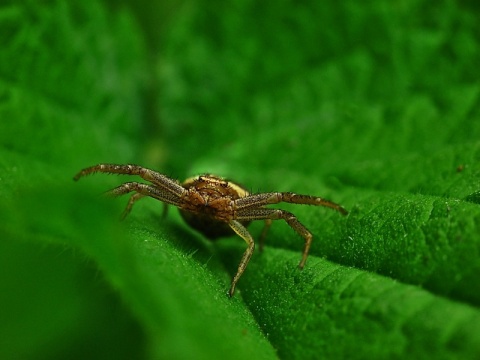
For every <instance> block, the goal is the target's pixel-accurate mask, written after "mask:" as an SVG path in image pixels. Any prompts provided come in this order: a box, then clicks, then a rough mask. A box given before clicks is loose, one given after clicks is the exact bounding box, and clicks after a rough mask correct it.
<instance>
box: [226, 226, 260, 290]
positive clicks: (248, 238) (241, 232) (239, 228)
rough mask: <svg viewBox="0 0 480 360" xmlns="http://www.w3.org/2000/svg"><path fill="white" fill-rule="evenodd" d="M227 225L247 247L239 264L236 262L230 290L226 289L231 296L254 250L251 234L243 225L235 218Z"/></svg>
mask: <svg viewBox="0 0 480 360" xmlns="http://www.w3.org/2000/svg"><path fill="white" fill-rule="evenodd" d="M228 225H229V226H230V227H231V228H232V230H233V231H235V232H236V233H237V234H238V236H240V237H241V238H242V239H243V240H245V242H246V243H247V246H248V247H247V249H246V250H245V252H244V253H243V256H242V260H240V264H238V269H237V273H236V274H235V276H234V277H233V279H232V285H231V286H230V290H229V291H228V295H229V296H230V297H232V296H233V293H234V291H235V285H237V282H238V280H239V279H240V277H241V276H242V274H243V272H244V271H245V269H246V268H247V265H248V262H249V261H250V258H251V257H252V255H253V251H254V250H255V242H254V241H253V238H252V235H250V233H249V232H248V230H247V228H246V227H245V226H243V225H242V224H241V223H240V222H238V221H236V220H230V222H229V223H228Z"/></svg>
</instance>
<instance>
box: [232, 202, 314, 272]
mask: <svg viewBox="0 0 480 360" xmlns="http://www.w3.org/2000/svg"><path fill="white" fill-rule="evenodd" d="M235 219H236V220H238V221H242V220H267V221H269V220H270V222H271V220H279V219H283V220H285V221H286V223H287V224H288V225H289V226H290V227H291V228H292V229H293V230H295V231H296V232H297V233H298V234H299V235H301V236H302V237H303V238H304V239H305V245H304V247H303V254H302V260H300V263H299V264H298V267H299V268H301V269H303V267H304V266H305V262H306V261H307V257H308V252H309V250H310V245H311V244H312V233H311V232H310V231H308V230H307V228H306V227H305V226H304V225H303V224H302V223H301V222H300V221H298V219H297V217H296V216H295V215H293V214H292V213H290V212H288V211H285V210H280V209H244V210H242V211H238V212H237V214H236V216H235Z"/></svg>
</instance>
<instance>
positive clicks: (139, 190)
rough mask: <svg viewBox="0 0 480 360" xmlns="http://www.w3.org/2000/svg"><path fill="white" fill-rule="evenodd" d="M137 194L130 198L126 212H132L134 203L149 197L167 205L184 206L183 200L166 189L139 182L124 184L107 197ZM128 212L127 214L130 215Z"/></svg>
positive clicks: (110, 192)
mask: <svg viewBox="0 0 480 360" xmlns="http://www.w3.org/2000/svg"><path fill="white" fill-rule="evenodd" d="M133 191H134V192H135V193H136V194H134V195H133V196H132V198H130V201H129V203H128V205H127V208H126V209H125V211H128V212H129V211H130V209H131V207H132V206H133V203H134V202H135V201H137V200H139V199H140V198H141V197H144V196H149V197H152V198H154V199H157V200H160V201H163V202H165V203H167V204H172V205H175V206H180V205H181V204H182V198H180V197H178V196H176V195H174V194H172V193H170V192H168V191H166V190H164V189H159V188H157V187H155V186H153V185H147V184H142V183H138V182H127V183H125V184H122V185H120V186H117V187H116V188H114V189H112V190H110V191H108V192H107V195H112V196H121V195H124V194H128V193H129V192H133ZM128 212H127V214H128Z"/></svg>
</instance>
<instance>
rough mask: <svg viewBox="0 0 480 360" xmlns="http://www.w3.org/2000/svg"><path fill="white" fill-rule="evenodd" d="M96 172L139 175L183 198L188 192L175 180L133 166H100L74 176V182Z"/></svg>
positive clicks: (84, 170) (141, 167)
mask: <svg viewBox="0 0 480 360" xmlns="http://www.w3.org/2000/svg"><path fill="white" fill-rule="evenodd" d="M96 172H102V173H107V174H123V175H138V176H140V177H141V178H142V179H144V180H147V181H150V182H152V183H154V184H155V185H158V187H160V188H162V189H164V190H167V191H168V192H170V193H172V194H175V195H177V196H182V195H183V194H185V192H186V190H185V189H184V188H183V187H182V186H181V185H180V184H178V183H177V182H176V181H175V180H173V179H170V178H169V177H168V176H165V175H163V174H160V173H158V172H156V171H153V170H150V169H148V168H145V167H143V166H139V165H133V164H128V165H117V164H98V165H95V166H91V167H88V168H85V169H83V170H82V171H80V172H79V173H78V174H77V175H75V176H74V178H73V180H75V181H77V180H78V179H80V178H81V177H84V176H87V175H90V174H94V173H96Z"/></svg>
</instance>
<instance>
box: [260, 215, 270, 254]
mask: <svg viewBox="0 0 480 360" xmlns="http://www.w3.org/2000/svg"><path fill="white" fill-rule="evenodd" d="M270 226H272V219H266V220H265V225H264V226H263V230H262V233H261V234H260V239H259V241H260V251H263V246H264V245H265V238H266V237H267V233H268V230H269V229H270Z"/></svg>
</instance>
